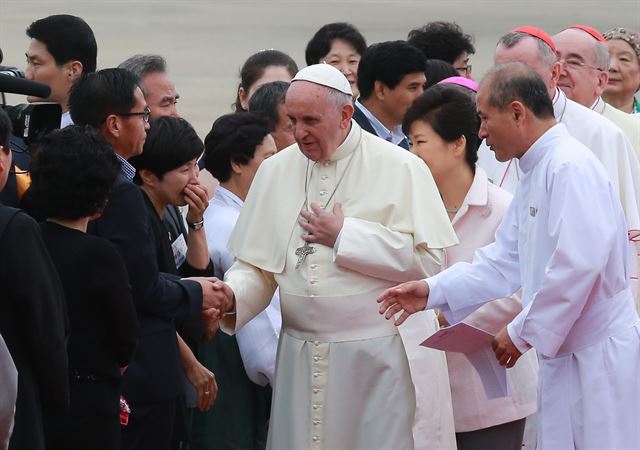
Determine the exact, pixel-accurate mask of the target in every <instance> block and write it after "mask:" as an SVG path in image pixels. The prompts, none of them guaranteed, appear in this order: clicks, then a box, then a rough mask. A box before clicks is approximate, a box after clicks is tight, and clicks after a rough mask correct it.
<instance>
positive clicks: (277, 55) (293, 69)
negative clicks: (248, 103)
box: [235, 49, 298, 112]
mask: <svg viewBox="0 0 640 450" xmlns="http://www.w3.org/2000/svg"><path fill="white" fill-rule="evenodd" d="M269 66H276V67H284V68H286V69H287V72H289V75H291V78H293V77H294V76H295V75H296V73H298V65H297V64H296V62H295V61H294V60H293V58H292V57H291V56H289V55H287V54H286V53H283V52H281V51H279V50H273V49H269V50H260V51H259V52H258V53H254V54H253V55H251V56H249V58H248V59H247V60H246V61H245V62H244V64H243V65H242V68H241V69H240V86H238V94H237V95H236V102H235V107H236V112H238V111H244V109H243V108H242V103H240V92H239V91H240V88H242V89H244V90H245V92H248V91H249V89H251V86H253V84H254V83H255V82H256V81H258V80H259V79H260V77H261V76H262V74H264V70H265V69H266V68H267V67H269Z"/></svg>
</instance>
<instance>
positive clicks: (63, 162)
mask: <svg viewBox="0 0 640 450" xmlns="http://www.w3.org/2000/svg"><path fill="white" fill-rule="evenodd" d="M31 151H32V154H33V160H32V161H31V166H30V169H31V186H30V187H29V189H28V190H27V192H26V193H25V197H26V198H25V200H24V201H25V204H28V205H29V207H30V208H32V209H33V211H34V212H36V213H37V214H38V215H39V216H40V215H41V216H42V217H51V218H56V219H69V220H75V219H80V218H83V217H87V216H91V215H93V214H95V213H97V212H100V211H101V210H102V209H103V208H104V207H105V205H106V202H107V199H108V198H109V194H110V192H111V188H112V186H113V184H114V182H115V180H116V177H117V176H118V173H119V172H120V162H119V161H118V159H117V158H116V155H115V153H114V151H113V148H112V147H111V145H110V144H109V143H108V142H107V141H106V139H105V138H104V137H103V136H102V135H101V134H100V133H99V132H98V131H97V130H95V129H93V128H91V127H82V126H79V125H71V126H68V127H66V128H63V129H61V130H56V131H53V132H51V133H49V134H48V135H46V136H45V137H44V138H42V139H41V140H39V141H38V142H37V143H36V144H34V145H33V146H32V150H31Z"/></svg>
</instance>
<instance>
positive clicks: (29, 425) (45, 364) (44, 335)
mask: <svg viewBox="0 0 640 450" xmlns="http://www.w3.org/2000/svg"><path fill="white" fill-rule="evenodd" d="M0 228H3V229H4V232H2V233H0V234H1V235H2V236H1V237H0V334H2V336H3V337H4V340H5V342H6V344H7V348H8V349H9V352H10V353H11V357H12V358H13V361H14V363H15V365H16V368H17V369H18V398H17V401H16V414H15V427H14V429H13V435H12V436H11V441H10V444H9V449H11V450H13V449H16V450H23V449H29V450H40V449H43V450H44V448H45V432H46V430H47V428H48V427H49V425H50V423H49V422H48V419H47V418H48V417H49V414H50V413H52V412H56V411H64V410H65V409H66V408H67V406H68V403H69V379H68V372H67V348H66V336H67V330H68V326H67V325H68V319H67V311H66V308H65V302H64V294H63V291H62V285H61V284H60V280H59V278H58V274H57V272H56V269H55V267H54V266H53V263H52V262H51V259H50V258H49V255H48V253H47V251H46V248H45V246H44V243H43V242H42V238H41V237H40V229H39V228H38V224H37V223H36V222H35V221H34V220H33V219H32V218H30V217H29V216H27V215H26V214H25V213H23V212H18V211H16V210H15V209H13V208H9V207H6V206H2V205H0ZM0 389H2V386H0Z"/></svg>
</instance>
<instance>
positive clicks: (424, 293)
mask: <svg viewBox="0 0 640 450" xmlns="http://www.w3.org/2000/svg"><path fill="white" fill-rule="evenodd" d="M428 298H429V285H428V284H427V283H425V282H424V280H418V281H408V282H406V283H402V284H399V285H398V286H395V287H392V288H390V289H387V290H386V291H384V292H383V293H382V294H381V295H380V297H378V303H382V304H381V305H380V310H379V312H380V314H384V317H385V319H387V320H389V319H391V317H393V316H394V315H395V314H396V313H398V312H400V311H402V314H401V315H400V317H398V319H397V320H396V321H395V322H394V323H395V325H396V326H398V325H401V324H402V323H403V322H404V321H405V320H407V318H408V317H409V316H410V315H411V314H414V313H417V312H418V311H424V309H425V308H426V307H427V299H428Z"/></svg>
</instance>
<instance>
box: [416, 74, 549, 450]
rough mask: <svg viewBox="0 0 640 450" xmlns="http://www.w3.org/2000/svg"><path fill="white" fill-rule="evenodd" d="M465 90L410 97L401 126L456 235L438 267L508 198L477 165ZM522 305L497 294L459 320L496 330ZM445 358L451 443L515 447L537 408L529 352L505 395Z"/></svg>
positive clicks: (449, 88)
mask: <svg viewBox="0 0 640 450" xmlns="http://www.w3.org/2000/svg"><path fill="white" fill-rule="evenodd" d="M470 89H471V90H470ZM472 90H473V86H470V85H469V86H467V85H465V87H462V86H459V85H452V84H438V85H435V86H433V87H431V88H429V89H427V90H426V91H425V93H424V94H423V95H422V96H421V97H419V98H418V99H417V100H416V101H415V102H414V103H413V105H412V106H411V108H409V110H408V111H407V114H406V116H405V119H404V124H403V129H404V132H405V133H406V134H408V135H409V137H410V139H411V143H412V147H411V151H412V152H413V153H414V154H416V155H417V156H419V157H420V158H422V159H423V160H424V161H425V162H426V163H427V165H428V166H429V169H430V170H431V172H432V174H433V177H434V179H435V181H436V184H437V185H438V189H439V191H440V195H441V196H442V201H443V202H444V205H445V208H446V210H447V212H448V213H449V217H450V218H451V222H452V224H453V227H454V229H455V231H456V234H457V235H458V239H459V240H460V243H459V244H458V245H456V246H453V247H449V248H447V249H445V258H444V262H443V267H442V269H445V268H447V267H449V266H451V265H453V264H455V263H456V262H459V261H468V262H471V260H472V259H473V253H474V251H475V250H476V249H477V248H480V247H483V246H485V245H487V244H490V243H491V242H493V241H494V235H495V231H496V228H497V227H498V225H499V224H500V221H501V220H502V216H503V215H504V213H505V212H506V210H507V207H508V206H509V203H510V202H511V194H509V193H508V192H506V191H504V190H502V189H500V188H499V187H497V186H494V185H493V184H491V183H490V182H489V181H488V179H487V175H486V173H485V172H484V171H483V170H482V169H481V168H480V167H476V161H477V150H478V146H479V144H480V140H479V138H478V127H479V120H478V114H477V111H476V107H475V101H474V98H473V97H474V94H473V92H472ZM521 309H522V305H521V303H520V299H519V298H518V297H517V296H513V297H510V298H505V299H499V300H495V301H493V302H491V303H488V304H486V305H485V306H483V307H482V308H480V309H479V310H477V311H476V312H474V313H473V314H471V315H470V316H469V317H467V319H465V322H467V323H470V324H471V325H473V326H475V327H477V328H481V329H484V330H486V331H488V332H490V333H493V334H495V333H497V332H498V331H499V330H500V329H501V328H502V327H503V326H504V325H506V324H507V323H508V322H509V321H510V320H511V319H512V318H513V317H515V316H516V314H518V312H520V310H521ZM445 324H446V323H445ZM525 358H526V359H525ZM447 363H448V367H449V379H450V384H451V394H452V400H453V413H454V418H455V427H456V440H457V443H458V449H459V450H466V449H473V450H482V449H490V450H516V449H518V450H519V449H521V447H522V441H523V434H524V428H525V420H526V418H527V416H530V415H532V414H534V413H535V412H536V404H537V384H538V383H537V368H538V366H537V359H536V356H535V354H533V353H532V352H529V353H528V354H527V355H525V357H523V358H522V359H521V360H520V361H518V364H516V366H515V367H513V368H512V369H509V370H508V371H507V377H508V380H509V384H510V387H511V396H509V397H501V398H497V399H492V400H488V399H487V397H486V395H485V392H484V389H483V386H482V382H481V381H480V377H479V376H478V374H477V372H476V371H475V369H474V368H473V366H472V365H471V364H470V362H469V361H468V360H467V359H466V357H465V356H464V355H463V354H461V353H447Z"/></svg>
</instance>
